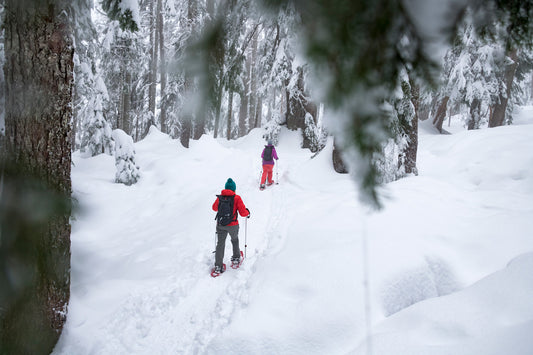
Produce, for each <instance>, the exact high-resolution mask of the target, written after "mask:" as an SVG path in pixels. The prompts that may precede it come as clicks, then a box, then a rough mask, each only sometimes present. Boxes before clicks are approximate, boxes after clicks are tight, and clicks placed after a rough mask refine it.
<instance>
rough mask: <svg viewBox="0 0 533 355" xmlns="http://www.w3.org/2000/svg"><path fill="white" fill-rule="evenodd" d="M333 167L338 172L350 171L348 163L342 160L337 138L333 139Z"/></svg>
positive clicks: (345, 172)
mask: <svg viewBox="0 0 533 355" xmlns="http://www.w3.org/2000/svg"><path fill="white" fill-rule="evenodd" d="M332 158H333V169H335V171H336V172H338V173H339V174H347V173H348V167H347V166H346V164H344V161H343V160H342V157H341V154H340V150H339V148H338V146H337V142H336V139H333V157H332Z"/></svg>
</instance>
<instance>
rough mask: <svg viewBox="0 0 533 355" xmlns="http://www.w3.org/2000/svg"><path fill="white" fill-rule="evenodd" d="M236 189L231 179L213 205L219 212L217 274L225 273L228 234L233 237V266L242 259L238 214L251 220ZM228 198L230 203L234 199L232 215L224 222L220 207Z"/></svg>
mask: <svg viewBox="0 0 533 355" xmlns="http://www.w3.org/2000/svg"><path fill="white" fill-rule="evenodd" d="M236 188H237V185H236V184H235V182H234V181H233V180H232V179H231V178H229V179H228V181H226V185H225V186H224V190H222V192H221V193H220V195H219V196H217V199H216V200H215V202H214V203H213V211H215V212H219V213H217V217H216V219H217V247H216V251H215V270H214V272H216V273H222V272H224V269H223V267H222V261H223V260H224V248H225V247H226V237H227V236H228V233H229V235H230V237H231V244H232V245H233V255H232V257H231V262H232V264H239V263H240V259H241V250H240V248H239V219H238V218H237V213H239V214H240V215H241V216H242V217H248V218H250V210H249V209H248V208H246V206H245V205H244V202H242V198H241V197H240V196H239V195H237V194H235V190H236ZM226 197H229V200H230V201H231V200H232V199H233V209H232V215H231V216H230V218H229V221H224V219H223V218H222V217H223V216H220V212H221V211H219V206H221V204H222V203H224V204H225V203H226V202H225V200H226ZM221 199H222V200H224V202H222V203H221V202H220V201H221ZM228 222H229V223H228Z"/></svg>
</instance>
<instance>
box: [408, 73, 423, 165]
mask: <svg viewBox="0 0 533 355" xmlns="http://www.w3.org/2000/svg"><path fill="white" fill-rule="evenodd" d="M409 84H410V87H411V102H412V103H413V107H414V110H415V114H414V116H413V117H412V118H411V122H410V127H409V131H408V133H407V137H408V139H409V141H408V143H407V147H406V148H405V163H404V164H405V165H404V166H405V173H406V174H415V175H418V169H417V167H416V156H417V152H418V117H419V110H420V88H419V86H418V85H416V83H415V82H414V81H413V80H411V78H409Z"/></svg>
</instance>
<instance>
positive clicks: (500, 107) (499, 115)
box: [489, 49, 518, 127]
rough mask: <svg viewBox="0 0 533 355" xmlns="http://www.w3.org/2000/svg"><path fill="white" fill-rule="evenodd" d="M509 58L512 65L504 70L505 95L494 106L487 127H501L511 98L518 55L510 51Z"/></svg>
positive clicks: (514, 51) (514, 50)
mask: <svg viewBox="0 0 533 355" xmlns="http://www.w3.org/2000/svg"><path fill="white" fill-rule="evenodd" d="M509 58H511V60H512V61H513V63H512V64H510V65H509V66H507V68H505V78H504V81H505V86H506V89H505V95H502V94H500V102H499V103H497V104H496V105H494V111H493V112H492V116H491V117H490V119H489V127H499V126H503V124H504V122H505V111H506V110H507V103H508V102H509V98H510V97H511V89H512V87H513V80H514V75H515V72H516V68H517V67H518V55H517V51H516V49H513V50H511V52H510V53H509Z"/></svg>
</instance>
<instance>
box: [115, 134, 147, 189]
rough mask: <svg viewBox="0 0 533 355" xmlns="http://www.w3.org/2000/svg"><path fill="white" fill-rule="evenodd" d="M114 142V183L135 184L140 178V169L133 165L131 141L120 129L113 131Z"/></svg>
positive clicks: (133, 148) (133, 149)
mask: <svg viewBox="0 0 533 355" xmlns="http://www.w3.org/2000/svg"><path fill="white" fill-rule="evenodd" d="M113 140H114V141H115V166H116V168H117V172H116V175H115V182H117V183H121V184H124V185H128V186H129V185H132V184H135V183H136V182H137V181H138V180H139V179H140V178H141V174H140V168H139V167H138V166H137V164H136V163H135V146H134V145H133V139H132V138H131V137H130V136H129V135H127V134H126V132H124V131H123V130H121V129H115V130H114V131H113Z"/></svg>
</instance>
